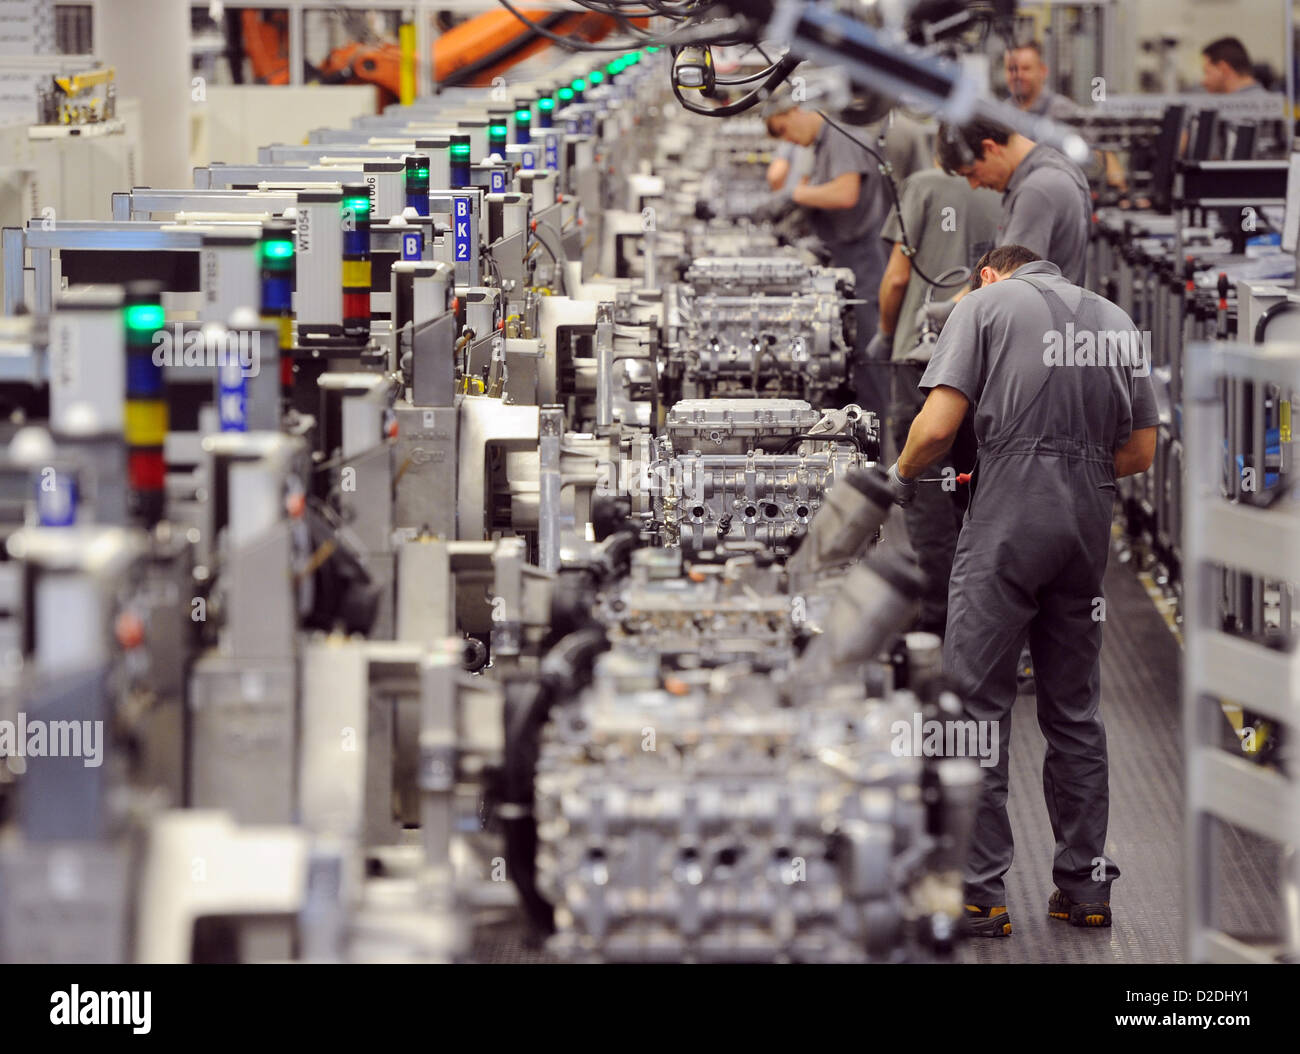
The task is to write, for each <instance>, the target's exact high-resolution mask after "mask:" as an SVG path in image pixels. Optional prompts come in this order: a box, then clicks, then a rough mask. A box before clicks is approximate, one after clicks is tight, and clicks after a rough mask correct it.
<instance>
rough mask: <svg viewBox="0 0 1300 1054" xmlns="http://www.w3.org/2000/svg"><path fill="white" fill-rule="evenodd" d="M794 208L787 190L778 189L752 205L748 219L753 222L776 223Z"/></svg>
mask: <svg viewBox="0 0 1300 1054" xmlns="http://www.w3.org/2000/svg"><path fill="white" fill-rule="evenodd" d="M793 208H794V198H793V197H791V196H790V191H788V190H778V191H776V192H775V193H773V194H769V195H768V196H767V197H766V198H763V199H762V200H761V201H760V202H759V203H758V204H757V205H755V206H754V211H753V212H751V213H750V219H752V220H753V221H754V222H755V223H763V222H767V223H776V222H777V220H779V219H781V217H783V216H785V215H786V214H787V213H789V212H790V211H791V210H792V209H793Z"/></svg>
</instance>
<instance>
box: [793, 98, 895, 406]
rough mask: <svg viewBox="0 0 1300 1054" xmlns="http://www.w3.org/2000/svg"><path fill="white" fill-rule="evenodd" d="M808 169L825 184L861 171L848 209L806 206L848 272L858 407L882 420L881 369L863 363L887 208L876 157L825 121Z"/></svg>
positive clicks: (885, 380)
mask: <svg viewBox="0 0 1300 1054" xmlns="http://www.w3.org/2000/svg"><path fill="white" fill-rule="evenodd" d="M812 151H813V161H812V170H811V171H810V172H809V173H808V182H809V183H811V184H813V185H814V186H817V185H820V184H822V183H829V182H830V181H831V180H833V179H835V178H836V177H837V176H841V175H843V174H845V173H846V172H857V173H859V174H860V176H861V183H860V185H859V190H858V201H857V204H856V205H854V206H853V207H852V208H848V209H810V210H809V222H810V224H811V226H812V229H813V233H814V234H815V235H817V238H818V240H819V241H820V242H821V243H822V244H823V245H824V246H826V249H827V251H828V252H829V253H830V257H831V265H832V266H833V267H847V268H848V269H849V270H851V271H852V272H853V277H854V293H853V296H854V298H855V299H856V300H860V301H862V303H860V304H858V305H856V307H855V309H854V314H855V315H856V317H857V330H858V332H857V340H856V341H855V342H854V345H853V377H852V380H853V384H854V388H855V390H856V394H857V400H858V402H859V403H860V404H861V405H862V407H863V409H866V410H874V411H875V412H876V413H878V414H879V415H880V417H881V419H882V420H883V419H884V416H885V410H886V408H887V404H888V402H889V377H888V373H887V372H886V368H884V367H881V366H876V367H874V368H870V367H868V366H867V364H866V361H865V358H864V352H865V351H866V347H867V344H868V343H869V342H870V340H871V338H872V336H873V335H874V334H875V332H876V324H877V320H878V319H879V303H880V279H881V278H882V277H884V273H885V251H884V247H883V246H882V244H881V241H880V228H881V227H882V226H883V225H884V222H885V216H886V215H887V213H888V211H889V203H888V201H887V200H886V193H887V192H886V190H885V185H884V183H883V181H882V177H881V175H880V171H879V169H878V168H877V166H876V162H875V161H874V160H873V159H872V157H871V155H870V154H868V153H867V152H866V151H865V150H863V149H862V147H860V146H858V145H857V143H855V142H853V140H852V139H850V138H849V137H848V136H846V135H845V134H844V133H843V132H841V131H840V130H839V129H838V128H834V127H832V126H831V124H830V123H829V122H827V123H824V124H823V125H822V130H821V132H820V133H818V136H817V139H816V140H815V141H814V142H813V145H812Z"/></svg>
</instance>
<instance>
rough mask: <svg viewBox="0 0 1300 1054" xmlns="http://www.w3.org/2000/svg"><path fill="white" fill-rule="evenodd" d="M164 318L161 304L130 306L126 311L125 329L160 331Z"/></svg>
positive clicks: (164, 313) (165, 316)
mask: <svg viewBox="0 0 1300 1054" xmlns="http://www.w3.org/2000/svg"><path fill="white" fill-rule="evenodd" d="M166 318H167V315H166V312H164V311H163V309H162V305H161V304H132V305H130V306H129V307H128V308H127V309H126V328H127V329H143V330H148V331H150V332H152V331H153V330H155V329H161V328H162V324H163V322H164V321H166Z"/></svg>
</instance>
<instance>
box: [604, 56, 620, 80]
mask: <svg viewBox="0 0 1300 1054" xmlns="http://www.w3.org/2000/svg"><path fill="white" fill-rule="evenodd" d="M622 68H623V67H622V66H620V65H619V64H618V60H617V59H615V60H614V61H613V62H611V63H610V64H609V65H608V66H606V67H605V72H606V73H608V74H609V75H610V76H611V77H612V76H613V75H614V74H616V73H617V72H618V71H619V70H621V69H622Z"/></svg>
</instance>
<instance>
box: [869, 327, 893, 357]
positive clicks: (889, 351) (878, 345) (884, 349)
mask: <svg viewBox="0 0 1300 1054" xmlns="http://www.w3.org/2000/svg"><path fill="white" fill-rule="evenodd" d="M893 353H894V335H893V334H892V333H882V332H880V330H876V335H875V336H874V337H872V338H871V343H869V344H868V345H867V352H866V354H867V361H868V362H888V361H889V359H890V356H892V355H893Z"/></svg>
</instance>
